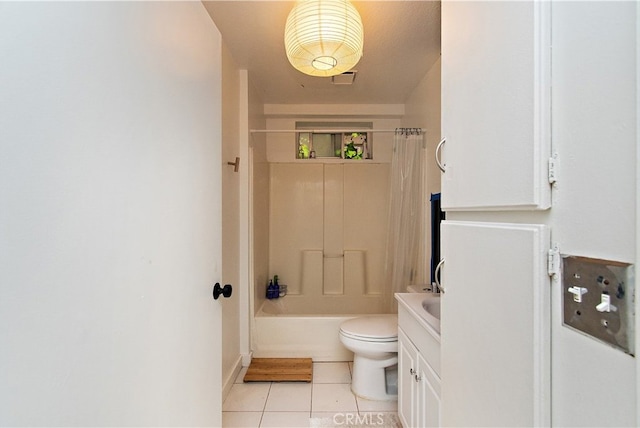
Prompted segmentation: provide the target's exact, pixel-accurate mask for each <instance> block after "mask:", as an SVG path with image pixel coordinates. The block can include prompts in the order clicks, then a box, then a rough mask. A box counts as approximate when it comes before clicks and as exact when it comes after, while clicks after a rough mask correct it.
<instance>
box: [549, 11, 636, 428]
mask: <svg viewBox="0 0 640 428" xmlns="http://www.w3.org/2000/svg"><path fill="white" fill-rule="evenodd" d="M637 7H638V3H637V2H619V3H616V2H557V3H555V2H554V3H552V21H553V27H552V40H553V50H552V67H553V68H552V69H553V81H552V114H553V117H552V124H553V126H552V145H553V149H554V150H555V151H557V152H558V156H559V162H560V164H559V172H558V173H559V182H558V185H557V188H556V189H555V190H554V196H553V198H554V199H553V207H552V208H551V213H550V214H551V225H552V239H553V240H554V241H556V242H558V243H559V244H560V250H561V251H562V252H563V253H566V254H575V255H583V256H589V257H597V258H604V259H610V260H619V261H623V262H628V263H635V262H636V260H637V257H638V255H637V254H636V239H637V231H636V230H635V228H636V217H637V215H638V213H637V212H636V201H637V199H638V183H637V181H636V178H637V175H636V169H637V168H638V164H637V163H636V156H635V154H636V150H637V147H638V146H637V144H638V140H637V133H638V128H637V121H636V120H637V115H638V111H637V104H636V102H637V90H638V89H637V80H636V79H637V76H638V69H637V63H636V58H635V56H636V52H637V50H636V43H637V39H636V32H637V31H638V20H637V13H636V8H637ZM636 272H637V266H636ZM636 276H637V275H636ZM636 284H637V282H636ZM554 285H555V288H554V289H553V290H552V292H553V294H552V300H553V307H552V314H553V316H552V322H553V325H552V336H553V342H552V388H553V390H552V396H553V415H552V421H553V423H554V425H558V426H569V425H573V426H586V425H591V426H593V425H598V426H635V425H636V424H637V422H638V420H637V412H638V409H637V408H636V403H637V401H636V395H637V394H638V386H639V385H638V375H637V373H636V363H635V361H634V359H633V358H632V357H630V356H628V355H626V354H624V353H622V352H621V351H618V350H615V349H613V348H610V347H608V346H606V345H603V344H601V343H598V342H596V341H594V340H592V339H590V338H588V337H584V336H582V335H580V334H577V333H575V332H573V331H570V330H568V329H567V328H564V327H562V326H561V319H560V314H561V310H560V289H559V287H558V284H557V283H556V284H554ZM637 296H638V295H637V291H636V302H637V301H638V298H637ZM636 316H638V311H636ZM636 337H638V336H636ZM636 344H638V340H637V339H636ZM636 346H637V345H636ZM636 349H638V348H637V347H636ZM636 353H637V351H636ZM602 409H615V411H611V412H607V414H605V413H603V412H602Z"/></svg>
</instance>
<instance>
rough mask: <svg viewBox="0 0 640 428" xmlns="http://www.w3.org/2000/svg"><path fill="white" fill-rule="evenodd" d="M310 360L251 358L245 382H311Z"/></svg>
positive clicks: (311, 365) (311, 366)
mask: <svg viewBox="0 0 640 428" xmlns="http://www.w3.org/2000/svg"><path fill="white" fill-rule="evenodd" d="M312 379H313V362H312V360H311V358H252V359H251V364H249V369H248V370H247V373H246V374H245V375H244V381H245V382H311V380H312Z"/></svg>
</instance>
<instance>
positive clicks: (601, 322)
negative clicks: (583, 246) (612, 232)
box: [562, 255, 635, 355]
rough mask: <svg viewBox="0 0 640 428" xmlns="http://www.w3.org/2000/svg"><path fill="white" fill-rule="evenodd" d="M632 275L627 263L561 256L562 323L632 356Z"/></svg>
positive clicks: (631, 267)
mask: <svg viewBox="0 0 640 428" xmlns="http://www.w3.org/2000/svg"><path fill="white" fill-rule="evenodd" d="M633 276H634V269H633V265H631V264H629V263H623V262H615V261H611V260H601V259H592V258H588V257H578V256H569V255H563V256H562V289H563V293H562V301H563V304H562V306H563V311H564V314H563V323H564V325H565V326H567V327H569V328H572V329H575V330H578V331H580V332H581V333H584V334H586V335H588V336H590V337H593V338H595V339H597V340H600V341H602V342H605V343H607V344H609V345H611V346H613V347H615V348H618V349H620V350H622V351H624V352H626V353H627V354H630V355H635V343H634V331H635V327H634V326H635V309H634V305H633V302H634V296H635V287H634V278H633ZM584 290H586V291H584ZM577 293H579V294H580V296H579V298H578V297H577V296H576V294H577Z"/></svg>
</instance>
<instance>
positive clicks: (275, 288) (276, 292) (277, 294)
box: [273, 275, 280, 299]
mask: <svg viewBox="0 0 640 428" xmlns="http://www.w3.org/2000/svg"><path fill="white" fill-rule="evenodd" d="M278 297H280V285H278V275H275V276H274V277H273V298H274V299H277V298H278Z"/></svg>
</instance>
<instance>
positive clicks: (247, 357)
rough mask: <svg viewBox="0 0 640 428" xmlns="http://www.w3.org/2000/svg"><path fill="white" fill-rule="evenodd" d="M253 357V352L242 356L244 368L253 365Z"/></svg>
mask: <svg viewBox="0 0 640 428" xmlns="http://www.w3.org/2000/svg"><path fill="white" fill-rule="evenodd" d="M252 357H253V352H249V353H248V354H242V367H249V365H250V364H251V358H252Z"/></svg>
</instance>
